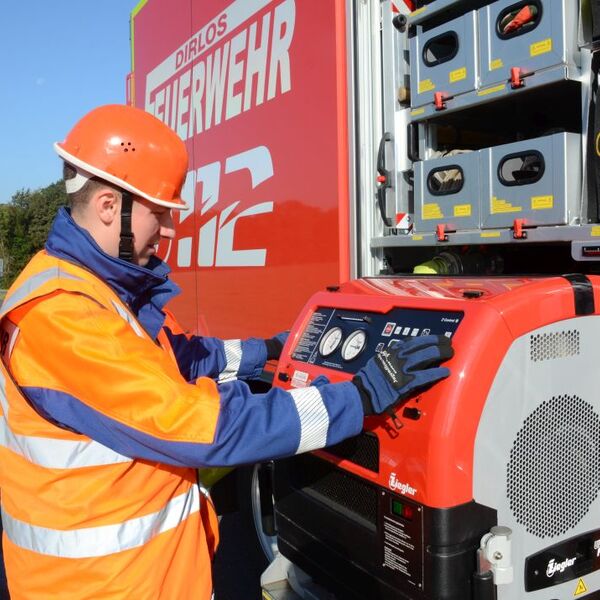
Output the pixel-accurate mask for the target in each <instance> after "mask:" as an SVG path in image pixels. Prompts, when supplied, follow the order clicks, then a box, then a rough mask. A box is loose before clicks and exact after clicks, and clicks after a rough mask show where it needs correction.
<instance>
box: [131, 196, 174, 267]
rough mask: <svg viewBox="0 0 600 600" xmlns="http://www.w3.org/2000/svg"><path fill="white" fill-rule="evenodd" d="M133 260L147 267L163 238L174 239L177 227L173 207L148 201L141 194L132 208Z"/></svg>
mask: <svg viewBox="0 0 600 600" xmlns="http://www.w3.org/2000/svg"><path fill="white" fill-rule="evenodd" d="M131 231H132V233H133V262H134V263H135V264H137V265H140V266H141V267H145V266H146V265H147V264H148V261H149V260H150V257H151V256H153V255H154V254H156V248H157V246H158V243H159V242H160V240H161V239H162V238H166V239H173V238H174V237H175V228H174V225H173V218H172V216H171V209H170V208H166V207H164V206H159V205H158V204H154V203H152V202H148V201H147V200H144V199H143V198H140V197H139V196H138V197H136V198H135V200H134V202H133V207H132V209H131Z"/></svg>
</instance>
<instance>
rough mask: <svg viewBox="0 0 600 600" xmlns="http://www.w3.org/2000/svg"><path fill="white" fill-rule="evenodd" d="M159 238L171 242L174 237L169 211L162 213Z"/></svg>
mask: <svg viewBox="0 0 600 600" xmlns="http://www.w3.org/2000/svg"><path fill="white" fill-rule="evenodd" d="M160 237H163V238H167V239H168V240H172V239H173V238H174V237H175V224H174V223H173V215H172V214H171V211H170V210H169V211H167V212H165V213H163V217H162V219H161V223H160Z"/></svg>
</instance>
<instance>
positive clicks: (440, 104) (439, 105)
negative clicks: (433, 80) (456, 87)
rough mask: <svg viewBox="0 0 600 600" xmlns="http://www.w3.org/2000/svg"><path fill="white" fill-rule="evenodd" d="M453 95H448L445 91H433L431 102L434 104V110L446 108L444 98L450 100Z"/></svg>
mask: <svg viewBox="0 0 600 600" xmlns="http://www.w3.org/2000/svg"><path fill="white" fill-rule="evenodd" d="M451 98H453V96H448V94H446V93H445V92H434V94H433V104H434V105H435V110H444V109H445V108H448V107H447V106H446V100H450V99H451Z"/></svg>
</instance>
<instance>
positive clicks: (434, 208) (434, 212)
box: [423, 202, 444, 219]
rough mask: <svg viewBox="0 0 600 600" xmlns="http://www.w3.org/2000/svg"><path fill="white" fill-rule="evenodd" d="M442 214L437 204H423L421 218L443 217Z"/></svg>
mask: <svg viewBox="0 0 600 600" xmlns="http://www.w3.org/2000/svg"><path fill="white" fill-rule="evenodd" d="M443 218H444V215H443V213H442V209H441V208H440V205H439V204H436V203H435V202H431V203H430V204H423V219H443Z"/></svg>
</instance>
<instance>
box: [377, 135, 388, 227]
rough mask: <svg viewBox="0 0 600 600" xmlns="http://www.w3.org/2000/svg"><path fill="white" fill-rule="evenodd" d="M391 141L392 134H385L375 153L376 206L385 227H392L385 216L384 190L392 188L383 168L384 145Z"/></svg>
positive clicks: (386, 170) (386, 172)
mask: <svg viewBox="0 0 600 600" xmlns="http://www.w3.org/2000/svg"><path fill="white" fill-rule="evenodd" d="M391 141H392V134H391V133H389V132H387V131H386V132H385V133H384V134H383V136H382V138H381V140H380V142H379V150H378V152H377V173H379V175H378V177H377V182H378V187H377V205H378V206H379V212H380V214H381V220H382V221H383V223H384V225H386V226H387V227H391V226H392V220H391V219H390V218H389V217H388V216H387V211H386V206H385V200H386V190H387V189H389V188H391V187H392V182H391V173H390V171H389V170H388V169H386V167H385V143H386V142H391Z"/></svg>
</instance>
